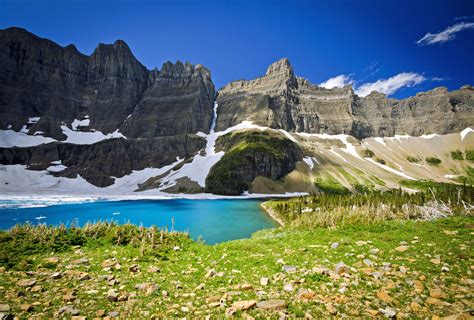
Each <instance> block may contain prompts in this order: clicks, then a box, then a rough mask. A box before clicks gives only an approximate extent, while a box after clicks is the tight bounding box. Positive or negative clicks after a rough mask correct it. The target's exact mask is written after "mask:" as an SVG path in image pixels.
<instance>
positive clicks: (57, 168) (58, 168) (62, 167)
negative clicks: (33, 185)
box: [46, 164, 67, 172]
mask: <svg viewBox="0 0 474 320" xmlns="http://www.w3.org/2000/svg"><path fill="white" fill-rule="evenodd" d="M65 169H67V167H66V166H65V165H62V164H60V165H52V166H49V167H48V168H47V169H46V170H47V171H49V172H61V171H63V170H65Z"/></svg>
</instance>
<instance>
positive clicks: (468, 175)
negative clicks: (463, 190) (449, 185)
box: [456, 167, 474, 186]
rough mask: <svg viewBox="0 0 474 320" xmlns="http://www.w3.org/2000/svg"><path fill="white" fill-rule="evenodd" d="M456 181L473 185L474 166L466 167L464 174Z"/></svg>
mask: <svg viewBox="0 0 474 320" xmlns="http://www.w3.org/2000/svg"><path fill="white" fill-rule="evenodd" d="M456 181H458V182H459V183H462V184H468V185H471V186H473V185H474V167H467V168H466V170H465V175H461V176H459V177H458V178H457V179H456Z"/></svg>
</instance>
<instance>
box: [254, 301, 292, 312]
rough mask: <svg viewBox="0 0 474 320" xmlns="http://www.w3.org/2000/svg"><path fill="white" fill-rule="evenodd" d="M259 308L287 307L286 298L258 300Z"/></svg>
mask: <svg viewBox="0 0 474 320" xmlns="http://www.w3.org/2000/svg"><path fill="white" fill-rule="evenodd" d="M257 308H259V309H264V310H274V309H283V308H286V302H285V301H284V300H267V301H260V302H257Z"/></svg>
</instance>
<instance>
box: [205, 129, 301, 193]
mask: <svg viewBox="0 0 474 320" xmlns="http://www.w3.org/2000/svg"><path fill="white" fill-rule="evenodd" d="M218 148H219V149H222V150H224V151H225V155H224V157H223V158H222V159H221V160H220V161H219V162H218V163H217V164H216V165H214V166H213V167H212V169H211V171H210V173H209V175H208V176H207V178H206V191H207V192H211V193H216V194H227V195H240V194H242V193H243V192H244V191H251V184H252V182H253V181H254V180H255V178H257V177H265V178H269V179H271V180H279V179H281V178H283V177H284V176H285V175H287V174H288V173H289V172H291V171H292V170H293V169H294V168H295V166H296V162H298V161H300V160H301V159H302V158H303V151H302V150H301V148H300V147H299V146H298V145H297V144H296V143H294V142H293V141H291V140H289V139H286V138H285V137H283V136H281V135H277V134H275V133H269V132H265V131H264V132H258V131H245V132H237V133H230V134H227V135H225V136H223V137H221V138H220V139H219V140H218Z"/></svg>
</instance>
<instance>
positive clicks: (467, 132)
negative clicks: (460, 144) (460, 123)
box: [461, 128, 474, 141]
mask: <svg viewBox="0 0 474 320" xmlns="http://www.w3.org/2000/svg"><path fill="white" fill-rule="evenodd" d="M470 132H474V130H473V129H472V128H466V129H464V130H463V131H461V141H462V140H464V138H465V137H466V136H467V135H468V134H469V133H470Z"/></svg>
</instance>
